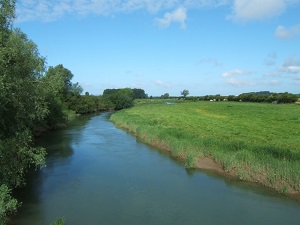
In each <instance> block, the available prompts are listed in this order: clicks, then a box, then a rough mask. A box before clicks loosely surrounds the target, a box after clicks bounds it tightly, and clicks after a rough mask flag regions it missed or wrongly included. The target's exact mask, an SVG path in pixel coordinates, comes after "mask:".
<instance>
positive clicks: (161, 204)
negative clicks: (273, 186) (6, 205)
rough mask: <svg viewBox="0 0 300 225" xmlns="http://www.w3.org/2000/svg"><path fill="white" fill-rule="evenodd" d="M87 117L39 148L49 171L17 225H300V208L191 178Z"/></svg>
mask: <svg viewBox="0 0 300 225" xmlns="http://www.w3.org/2000/svg"><path fill="white" fill-rule="evenodd" d="M109 116H110V113H103V114H100V115H97V116H93V117H91V116H89V117H80V118H78V119H76V120H75V121H74V122H73V123H72V124H71V125H70V126H69V127H68V128H67V129H65V130H60V131H56V132H51V133H49V134H47V135H45V136H43V137H42V138H40V139H39V140H38V144H39V145H43V146H45V147H47V149H48V152H49V153H48V157H47V167H45V168H43V169H42V170H41V171H36V172H34V173H32V174H31V175H30V177H29V182H28V183H29V184H28V187H26V188H25V189H24V190H20V191H19V192H18V193H17V197H18V198H19V199H20V200H21V201H22V202H23V206H22V207H21V208H20V210H19V211H18V214H17V215H16V217H15V218H13V219H12V224H13V225H34V224H37V225H50V224H51V222H53V221H54V220H55V219H56V218H59V217H64V218H65V220H66V222H67V224H68V225H85V224H91V225H98V224H103V225H117V224H120V225H126V224H128V225H129V224H130V225H135V224H136V225H147V224H162V225H168V224H170V225H176V224H178V225H184V224H197V225H199V224H204V225H206V224H207V225H209V224H211V225H213V224H220V225H221V224H251V225H253V224H271V225H275V224H278V225H279V224H280V225H282V224H288V225H292V224H300V202H297V201H294V200H291V199H288V198H285V197H282V196H279V195H277V194H274V193H272V192H268V191H267V190H264V189H261V188H257V187H249V185H247V184H243V183H235V182H233V181H230V180H229V179H226V178H223V177H219V176H216V175H212V174H207V173H205V172H201V171H190V170H186V169H185V168H184V166H183V165H182V164H180V163H178V162H176V161H175V160H173V159H171V158H170V157H169V156H168V155H166V154H162V153H160V152H159V151H157V150H155V149H153V148H151V147H149V146H147V145H145V144H143V143H141V142H139V141H138V140H137V139H136V138H135V137H133V136H131V135H130V134H128V133H126V132H125V131H123V130H120V129H117V128H116V127H115V126H114V125H113V124H112V123H110V122H109V121H108V119H109Z"/></svg>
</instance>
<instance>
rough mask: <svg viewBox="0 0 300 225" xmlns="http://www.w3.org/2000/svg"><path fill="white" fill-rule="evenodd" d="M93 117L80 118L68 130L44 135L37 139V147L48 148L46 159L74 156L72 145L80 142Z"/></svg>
mask: <svg viewBox="0 0 300 225" xmlns="http://www.w3.org/2000/svg"><path fill="white" fill-rule="evenodd" d="M92 116H94V115H86V116H85V115H84V116H80V117H78V118H76V119H75V120H73V121H72V122H70V124H69V125H68V127H67V128H65V129H61V130H57V131H51V132H49V133H47V134H44V135H43V136H41V137H39V138H37V140H36V145H37V146H42V147H44V148H46V151H47V156H46V158H50V157H63V158H66V157H69V156H71V155H72V154H73V148H72V143H74V142H78V140H80V137H81V131H82V130H83V129H84V128H85V125H86V124H87V123H88V121H89V119H90V118H91V117H92Z"/></svg>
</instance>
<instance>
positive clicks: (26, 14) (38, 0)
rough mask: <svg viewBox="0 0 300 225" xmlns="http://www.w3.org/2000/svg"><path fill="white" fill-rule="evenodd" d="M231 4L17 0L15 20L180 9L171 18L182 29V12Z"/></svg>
mask: <svg viewBox="0 0 300 225" xmlns="http://www.w3.org/2000/svg"><path fill="white" fill-rule="evenodd" d="M230 1H231V0H60V1H53V0H51V1H50V0H19V1H17V4H16V9H17V16H18V19H17V20H18V21H19V22H24V21H32V20H40V21H54V20H58V19H60V18H61V17H63V16H64V15H66V14H70V15H75V16H84V15H89V14H94V15H102V16H107V15H115V14H118V13H128V12H133V11H136V10H147V11H148V12H150V13H157V12H159V11H161V10H169V11H170V10H174V9H177V10H178V9H181V11H178V12H177V13H178V15H177V17H178V18H177V19H176V18H174V16H175V17H176V15H174V16H173V19H171V20H174V19H175V20H179V21H180V23H181V25H182V26H185V24H184V22H185V19H183V18H184V17H186V14H185V13H184V10H185V11H186V10H187V9H195V8H203V7H210V8H215V7H220V6H223V5H226V4H229V2H230ZM183 9H184V10H183ZM175 11H176V10H175ZM166 15H167V14H166ZM166 15H165V16H166ZM182 16H183V18H182ZM168 17H170V15H169V16H168V15H167V16H166V18H165V17H164V18H162V19H165V23H167V20H168ZM171 17H172V16H171ZM180 18H181V19H180ZM182 22H183V23H182Z"/></svg>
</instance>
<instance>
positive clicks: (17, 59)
mask: <svg viewBox="0 0 300 225" xmlns="http://www.w3.org/2000/svg"><path fill="white" fill-rule="evenodd" d="M0 6H1V8H0V13H1V14H0V26H1V27H0V38H1V40H0V41H1V43H0V45H1V49H0V105H1V107H0V127H1V129H0V165H1V166H0V223H1V224H4V218H5V217H6V216H7V215H8V214H9V213H10V212H12V211H14V210H15V209H16V206H17V203H16V200H14V199H12V198H11V197H10V189H11V188H15V187H19V186H22V185H23V184H24V183H25V180H24V175H25V172H26V171H27V169H28V168H29V167H30V166H42V165H44V156H45V150H44V149H43V148H39V147H33V142H32V130H33V128H34V127H35V125H36V124H37V123H40V122H41V121H43V119H44V118H45V116H46V115H47V113H48V109H47V106H46V104H45V96H44V95H43V94H41V93H43V92H42V85H41V80H40V78H41V75H42V74H43V72H44V58H43V57H41V56H40V55H39V52H38V49H37V46H36V45H35V44H34V43H33V42H32V41H31V40H29V39H28V38H27V36H26V35H25V34H24V33H22V32H21V31H20V30H18V29H12V21H13V19H14V7H15V1H7V0H4V1H1V2H0Z"/></svg>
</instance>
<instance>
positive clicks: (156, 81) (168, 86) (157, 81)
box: [154, 80, 172, 88]
mask: <svg viewBox="0 0 300 225" xmlns="http://www.w3.org/2000/svg"><path fill="white" fill-rule="evenodd" d="M154 84H155V85H158V86H161V87H164V88H170V87H172V84H171V83H165V82H163V81H161V80H155V81H154Z"/></svg>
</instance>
